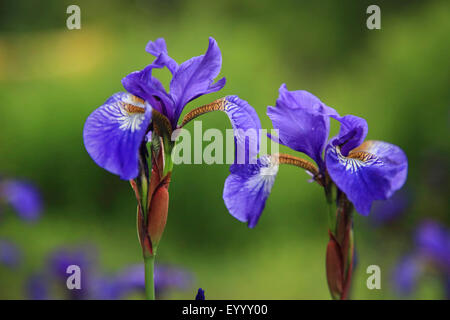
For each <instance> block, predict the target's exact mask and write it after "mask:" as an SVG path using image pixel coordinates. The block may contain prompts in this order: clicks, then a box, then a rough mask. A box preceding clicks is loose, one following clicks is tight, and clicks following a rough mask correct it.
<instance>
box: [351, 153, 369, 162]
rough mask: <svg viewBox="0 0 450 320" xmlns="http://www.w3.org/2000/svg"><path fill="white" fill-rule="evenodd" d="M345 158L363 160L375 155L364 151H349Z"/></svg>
mask: <svg viewBox="0 0 450 320" xmlns="http://www.w3.org/2000/svg"><path fill="white" fill-rule="evenodd" d="M347 158H352V159H357V160H361V161H364V162H365V161H369V160H371V159H374V158H376V156H375V155H373V154H372V153H369V152H366V151H350V152H349V153H348V156H347Z"/></svg>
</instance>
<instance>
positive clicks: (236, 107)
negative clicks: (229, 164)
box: [224, 96, 261, 164]
mask: <svg viewBox="0 0 450 320" xmlns="http://www.w3.org/2000/svg"><path fill="white" fill-rule="evenodd" d="M224 111H225V113H226V114H227V115H228V117H229V118H230V121H231V125H232V126H233V130H234V137H235V138H234V141H235V163H239V164H245V163H253V162H256V156H257V155H258V152H259V139H260V136H259V134H260V130H261V122H260V120H259V117H258V114H257V113H256V111H255V109H253V107H252V106H250V105H249V104H248V102H247V101H245V100H242V99H240V98H239V97H238V96H227V97H226V98H225V106H224ZM252 161H253V162H252Z"/></svg>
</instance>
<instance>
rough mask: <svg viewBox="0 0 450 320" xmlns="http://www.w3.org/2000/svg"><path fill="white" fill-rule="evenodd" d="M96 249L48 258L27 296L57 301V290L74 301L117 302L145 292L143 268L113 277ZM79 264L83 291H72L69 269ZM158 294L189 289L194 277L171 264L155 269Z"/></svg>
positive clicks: (59, 251) (64, 251)
mask: <svg viewBox="0 0 450 320" xmlns="http://www.w3.org/2000/svg"><path fill="white" fill-rule="evenodd" d="M96 257H97V252H96V250H94V249H92V248H90V247H71V248H60V249H57V250H55V251H53V252H52V253H51V254H50V255H49V256H48V258H47V263H46V265H45V269H44V270H43V271H41V272H36V273H34V274H32V275H31V276H30V277H29V278H28V281H27V283H26V287H25V289H26V292H27V296H28V297H29V298H30V299H33V300H43V299H55V298H56V296H55V292H53V291H52V289H54V288H59V290H58V292H64V293H65V296H64V297H65V298H68V299H71V300H81V299H82V300H84V299H95V300H116V299H123V298H125V297H126V296H127V295H129V294H132V293H144V290H145V280H144V265H143V264H138V265H132V266H129V267H126V268H124V269H122V270H121V271H119V272H117V273H113V274H108V273H105V272H103V271H102V270H101V269H100V268H99V264H98V261H97V258H96ZM70 265H77V266H79V267H80V270H81V289H79V290H78V289H73V290H69V289H67V287H66V281H67V278H68V276H70V275H69V274H67V273H66V271H67V267H69V266H70ZM154 277H155V280H154V281H155V292H156V294H157V296H158V297H161V296H164V295H165V294H166V293H167V292H169V291H170V290H174V289H188V288H190V287H191V286H192V282H193V276H192V274H191V273H189V272H188V271H186V270H184V269H182V268H179V267H174V266H171V265H156V266H155V274H154Z"/></svg>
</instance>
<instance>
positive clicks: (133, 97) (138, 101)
mask: <svg viewBox="0 0 450 320" xmlns="http://www.w3.org/2000/svg"><path fill="white" fill-rule="evenodd" d="M130 96H131V100H133V102H136V103H139V104H144V103H145V101H144V99H141V98H138V97H136V96H134V95H130Z"/></svg>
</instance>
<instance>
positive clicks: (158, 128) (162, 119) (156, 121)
mask: <svg viewBox="0 0 450 320" xmlns="http://www.w3.org/2000/svg"><path fill="white" fill-rule="evenodd" d="M152 121H153V128H154V130H155V132H156V134H157V135H159V136H160V137H162V136H163V135H164V132H163V131H166V132H167V133H168V134H169V136H171V135H172V125H171V124H170V121H169V119H167V117H166V116H164V115H163V114H161V113H159V112H158V111H156V110H155V109H153V110H152Z"/></svg>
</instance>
